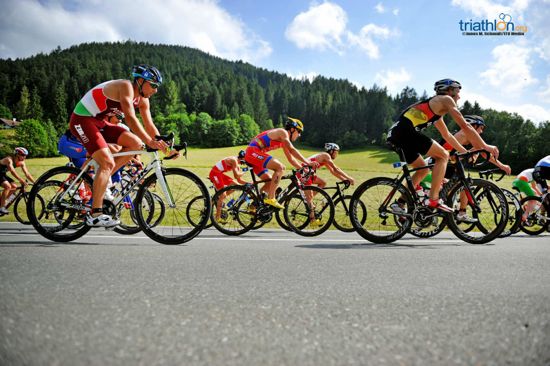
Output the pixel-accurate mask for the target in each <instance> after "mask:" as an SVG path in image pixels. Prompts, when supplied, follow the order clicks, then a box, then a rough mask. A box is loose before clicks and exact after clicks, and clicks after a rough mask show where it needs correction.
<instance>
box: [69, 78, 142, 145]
mask: <svg viewBox="0 0 550 366" xmlns="http://www.w3.org/2000/svg"><path fill="white" fill-rule="evenodd" d="M110 82H112V80H111V81H106V82H104V83H101V84H99V85H97V86H95V87H93V88H92V89H91V90H89V91H88V92H87V93H86V94H84V97H82V99H81V100H80V101H79V102H78V103H77V105H76V107H75V109H74V111H73V113H72V115H71V120H70V122H69V128H70V130H71V133H72V134H73V135H75V136H77V137H78V139H79V140H80V141H81V142H82V144H83V145H84V147H86V150H88V153H89V154H90V155H92V154H93V153H95V152H96V151H97V150H99V149H104V148H107V143H117V142H118V138H119V137H120V135H122V134H123V133H124V132H126V130H125V129H124V128H123V127H121V126H117V125H114V124H111V123H109V122H107V121H106V119H107V117H108V116H109V115H112V114H113V113H114V112H115V110H121V109H122V107H121V105H120V102H119V101H116V100H112V99H109V98H108V97H107V96H106V95H105V94H104V93H103V89H104V88H105V86H106V85H107V84H108V83H110ZM139 101H140V98H139V97H137V98H134V100H133V105H134V107H137V106H138V105H139Z"/></svg>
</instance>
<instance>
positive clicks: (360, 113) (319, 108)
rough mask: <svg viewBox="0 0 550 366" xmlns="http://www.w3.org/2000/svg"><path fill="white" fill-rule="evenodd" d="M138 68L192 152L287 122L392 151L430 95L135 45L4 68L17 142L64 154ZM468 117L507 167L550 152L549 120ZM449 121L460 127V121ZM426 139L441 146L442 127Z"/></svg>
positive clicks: (1, 93) (475, 109)
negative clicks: (77, 113) (89, 116)
mask: <svg viewBox="0 0 550 366" xmlns="http://www.w3.org/2000/svg"><path fill="white" fill-rule="evenodd" d="M140 63H147V64H150V65H154V66H156V67H157V68H158V69H159V70H160V71H161V72H162V74H163V77H164V83H163V85H162V86H161V88H159V92H158V93H157V94H156V95H155V96H154V97H153V98H152V101H151V108H152V114H153V118H154V120H155V123H156V124H157V126H159V129H160V130H161V131H162V132H169V131H173V132H175V133H176V135H177V136H178V139H179V140H182V141H183V140H184V141H187V142H188V143H189V144H191V145H192V146H201V147H221V146H234V145H242V144H246V143H247V142H248V141H249V140H250V139H251V138H252V137H253V136H255V135H256V134H257V133H259V132H260V131H262V130H265V129H268V128H272V127H277V126H281V124H282V121H283V120H284V118H285V117H286V116H291V117H296V118H299V119H301V120H302V121H303V122H304V125H305V131H304V133H303V134H302V138H301V143H303V144H306V145H309V146H315V147H321V146H323V144H324V143H325V142H328V141H332V142H336V143H338V144H340V145H341V147H342V149H343V150H344V151H345V150H346V149H360V148H363V147H366V146H372V145H375V146H385V137H386V133H387V130H388V128H389V127H390V126H391V124H392V123H393V121H394V120H395V119H396V118H397V116H398V115H399V113H400V112H401V111H402V110H403V109H404V108H406V107H407V106H409V105H411V104H413V103H415V102H417V101H419V100H421V99H423V98H426V97H428V94H427V93H426V92H425V91H424V92H422V95H419V93H418V92H417V91H416V90H414V89H413V88H410V87H406V88H404V89H403V90H402V91H401V92H400V93H399V94H397V95H390V94H389V93H388V91H387V90H386V89H385V88H381V87H379V86H377V85H373V86H372V87H370V88H357V87H356V86H355V85H353V84H352V83H350V82H349V81H347V80H339V79H333V78H326V77H323V76H318V77H316V78H315V79H313V80H308V79H302V80H297V79H293V78H291V77H289V76H287V75H285V74H281V73H278V72H275V71H270V70H266V69H263V68H258V67H255V66H253V65H251V64H248V63H244V62H241V61H236V62H234V61H227V60H224V59H221V58H219V57H215V56H211V55H209V54H207V53H204V52H202V51H199V50H197V49H192V48H188V47H181V46H169V45H157V44H150V43H137V42H132V41H127V42H116V43H85V44H80V45H78V46H73V47H70V48H68V49H63V50H62V49H60V48H57V49H56V50H54V51H52V52H51V53H49V54H37V55H35V56H32V57H29V58H25V59H16V60H12V59H2V60H0V82H1V85H2V88H1V89H0V117H2V118H16V119H18V120H21V121H24V123H23V124H21V126H20V127H18V129H19V131H18V133H17V138H18V139H19V140H20V141H24V142H25V143H26V144H27V145H28V147H29V149H30V150H31V151H32V152H33V156H35V157H38V156H53V155H56V154H57V148H56V141H57V137H58V136H60V135H61V134H62V133H63V132H64V131H65V130H66V128H67V126H68V120H69V116H70V113H71V112H72V110H73V108H74V106H75V105H76V103H77V102H78V101H79V100H80V98H81V97H82V96H83V94H84V93H85V92H86V91H87V90H89V89H90V88H91V87H93V86H95V85H97V84H99V83H101V82H103V81H106V80H111V79H120V78H130V70H131V67H132V65H135V64H140ZM457 78H458V76H457ZM462 113H463V114H478V115H481V116H483V117H484V118H485V120H486V122H487V129H486V131H485V133H484V136H483V137H484V139H486V141H487V142H488V143H491V144H494V145H497V146H498V147H499V149H500V153H501V160H502V161H503V162H505V163H507V164H510V165H511V166H512V168H513V169H514V171H518V170H520V169H524V168H527V167H531V166H533V165H534V163H536V161H538V160H539V159H540V158H541V157H542V156H544V155H547V154H548V153H549V149H548V141H550V122H549V121H546V122H543V123H539V124H538V125H537V124H534V123H533V122H532V121H529V120H525V119H523V118H522V117H521V116H519V115H518V114H511V113H508V112H503V111H495V110H492V109H482V108H480V106H479V105H478V104H477V103H476V102H475V101H466V102H464V103H463V107H462ZM447 123H448V126H449V128H450V129H451V130H453V129H456V126H455V125H454V122H452V121H451V120H449V121H447ZM428 133H429V134H430V135H431V136H432V137H434V138H436V133H437V131H436V130H435V129H434V128H431V131H429V132H428ZM436 139H437V138H436ZM8 145H9V144H3V146H2V147H0V152H4V151H2V150H6V151H7V150H8V149H9V148H11V147H10V146H8Z"/></svg>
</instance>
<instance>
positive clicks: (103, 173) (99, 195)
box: [92, 147, 115, 216]
mask: <svg viewBox="0 0 550 366" xmlns="http://www.w3.org/2000/svg"><path fill="white" fill-rule="evenodd" d="M92 157H93V158H94V160H95V161H96V162H97V163H98V164H99V167H98V169H97V172H95V176H94V185H93V187H92V197H93V199H94V201H93V202H92V209H99V208H102V207H103V196H104V195H105V190H106V189H107V184H108V183H109V178H110V177H111V173H112V172H113V168H114V167H115V161H114V159H113V156H112V155H111V152H110V151H109V148H108V147H104V148H101V149H99V150H97V151H96V152H94V153H93V154H92ZM98 215H99V213H97V212H96V213H94V214H92V216H98Z"/></svg>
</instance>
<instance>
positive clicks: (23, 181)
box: [7, 158, 27, 186]
mask: <svg viewBox="0 0 550 366" xmlns="http://www.w3.org/2000/svg"><path fill="white" fill-rule="evenodd" d="M7 165H8V170H9V172H10V173H11V174H12V175H13V177H14V178H15V179H17V180H18V181H20V182H21V184H22V185H24V186H26V185H27V182H26V181H25V180H24V179H23V178H21V176H20V175H19V174H17V172H16V171H15V167H14V166H13V162H12V161H11V159H9V158H8V164H7Z"/></svg>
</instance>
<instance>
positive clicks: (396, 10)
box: [392, 8, 399, 16]
mask: <svg viewBox="0 0 550 366" xmlns="http://www.w3.org/2000/svg"><path fill="white" fill-rule="evenodd" d="M392 13H393V15H395V16H398V15H399V8H395V9H393V11H392Z"/></svg>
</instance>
